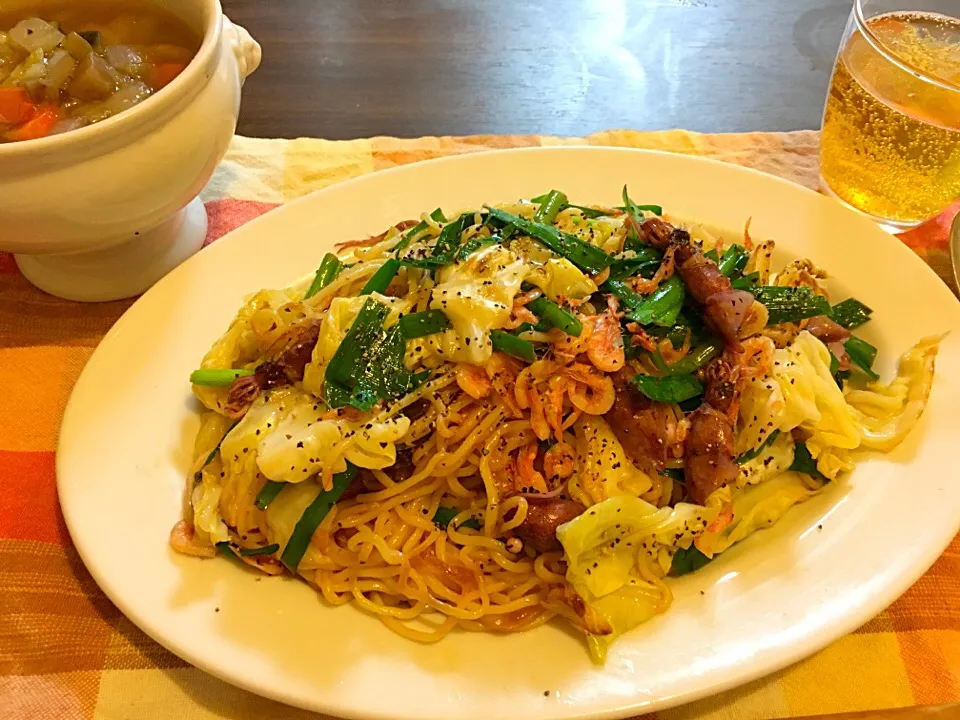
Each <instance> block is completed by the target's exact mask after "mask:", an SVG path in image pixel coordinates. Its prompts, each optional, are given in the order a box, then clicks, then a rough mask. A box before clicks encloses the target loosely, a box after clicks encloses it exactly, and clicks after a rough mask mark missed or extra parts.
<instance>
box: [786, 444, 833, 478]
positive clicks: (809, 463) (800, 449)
mask: <svg viewBox="0 0 960 720" xmlns="http://www.w3.org/2000/svg"><path fill="white" fill-rule="evenodd" d="M790 470H792V471H793V472H798V473H804V474H805V475H810V476H812V477H815V478H817V479H819V480H823V481H824V482H830V478H828V477H827V476H826V475H824V474H823V473H822V472H820V471H819V470H818V469H817V461H816V460H814V459H813V456H812V455H811V454H810V450H808V449H807V444H806V443H804V442H798V443H797V444H796V445H794V446H793V462H792V463H790Z"/></svg>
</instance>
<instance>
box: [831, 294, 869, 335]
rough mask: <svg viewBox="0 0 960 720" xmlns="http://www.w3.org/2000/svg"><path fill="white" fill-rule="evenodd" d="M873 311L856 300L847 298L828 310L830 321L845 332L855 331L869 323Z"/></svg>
mask: <svg viewBox="0 0 960 720" xmlns="http://www.w3.org/2000/svg"><path fill="white" fill-rule="evenodd" d="M872 314H873V310H871V309H870V308H868V307H867V306H866V305H864V304H863V303H862V302H860V301H859V300H857V299H856V298H847V299H846V300H844V301H843V302H839V303H837V304H836V305H834V306H833V307H832V308H830V319H831V320H833V321H834V322H835V323H837V324H839V325H843V326H844V327H845V328H846V329H847V330H855V329H856V328H858V327H860V326H861V325H863V324H864V323H866V322H869V321H870V316H871V315H872Z"/></svg>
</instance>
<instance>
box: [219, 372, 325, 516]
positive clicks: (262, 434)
mask: <svg viewBox="0 0 960 720" xmlns="http://www.w3.org/2000/svg"><path fill="white" fill-rule="evenodd" d="M306 397H309V396H307V395H305V394H304V393H303V392H301V391H299V390H297V389H295V388H292V387H285V388H276V389H274V390H270V391H268V392H264V393H261V394H260V395H259V396H258V397H257V399H256V400H255V401H254V403H253V405H251V406H250V409H249V410H247V412H246V414H245V415H244V416H243V419H242V420H240V422H239V423H237V426H236V427H235V428H233V430H231V431H230V432H229V433H228V434H227V436H226V437H225V438H224V439H223V443H222V444H221V445H220V459H221V461H222V463H223V473H224V477H223V478H222V480H221V485H222V486H223V492H222V494H221V496H220V512H221V514H222V515H223V518H224V520H225V521H226V522H227V524H228V525H231V526H233V527H235V528H237V529H238V530H239V531H240V532H245V530H246V529H247V528H249V527H252V526H253V525H255V519H254V518H253V517H252V512H253V511H252V510H251V507H252V505H253V502H254V500H255V499H256V494H257V492H259V489H260V487H262V485H263V479H262V478H261V477H259V469H258V468H257V448H258V446H259V445H260V442H261V440H263V439H264V438H266V437H269V436H270V434H271V433H274V432H276V431H277V428H278V427H279V425H280V421H281V420H282V419H283V418H284V417H285V416H286V415H287V413H289V412H291V411H292V410H293V408H294V407H295V406H296V405H297V403H299V402H301V401H302V400H303V399H304V398H306Z"/></svg>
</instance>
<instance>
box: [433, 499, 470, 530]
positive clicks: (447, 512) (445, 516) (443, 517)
mask: <svg viewBox="0 0 960 720" xmlns="http://www.w3.org/2000/svg"><path fill="white" fill-rule="evenodd" d="M459 514H460V510H457V509H456V508H452V507H445V506H444V505H441V506H440V507H438V508H437V512H435V513H434V514H433V524H434V525H436V526H437V527H438V528H440V529H441V530H443V529H446V527H447V526H448V525H449V524H450V523H451V521H452V520H453V519H454V518H455V517H456V516H457V515H459ZM464 527H467V528H472V529H474V530H479V529H480V521H479V520H477V519H476V518H469V519H468V520H464V521H463V522H462V523H460V524H459V525H458V526H457V527H456V528H454V529H455V530H456V529H459V528H464Z"/></svg>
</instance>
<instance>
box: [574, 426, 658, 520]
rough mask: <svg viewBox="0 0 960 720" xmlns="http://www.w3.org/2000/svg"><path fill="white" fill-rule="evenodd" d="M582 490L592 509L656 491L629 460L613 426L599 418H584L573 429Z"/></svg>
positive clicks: (644, 475)
mask: <svg viewBox="0 0 960 720" xmlns="http://www.w3.org/2000/svg"><path fill="white" fill-rule="evenodd" d="M574 433H575V434H576V448H575V449H576V455H577V467H578V473H577V476H578V478H579V484H580V487H581V488H582V489H583V491H584V492H585V493H586V494H587V495H588V497H589V502H587V503H585V504H587V505H591V504H593V503H599V502H601V501H602V500H606V499H607V498H611V497H615V496H617V495H632V496H633V497H638V496H640V495H643V494H644V493H645V492H647V491H649V490H650V489H651V488H652V487H653V482H652V481H651V480H650V477H649V476H648V475H647V474H646V473H644V472H643V471H642V470H640V469H639V468H637V467H636V466H635V465H634V464H633V463H632V462H631V461H630V458H628V457H627V454H626V452H625V451H624V449H623V446H622V445H621V444H620V441H619V440H618V439H617V436H616V434H615V433H614V432H613V429H612V428H611V427H610V425H608V424H607V422H606V420H604V419H603V418H602V417H600V416H596V415H581V416H580V419H579V420H578V421H577V422H576V424H575V425H574Z"/></svg>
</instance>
